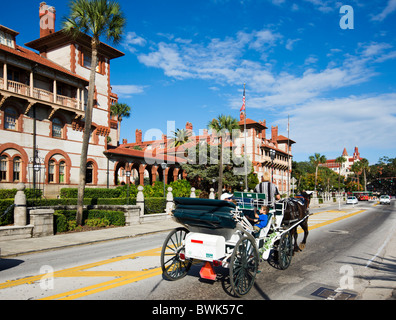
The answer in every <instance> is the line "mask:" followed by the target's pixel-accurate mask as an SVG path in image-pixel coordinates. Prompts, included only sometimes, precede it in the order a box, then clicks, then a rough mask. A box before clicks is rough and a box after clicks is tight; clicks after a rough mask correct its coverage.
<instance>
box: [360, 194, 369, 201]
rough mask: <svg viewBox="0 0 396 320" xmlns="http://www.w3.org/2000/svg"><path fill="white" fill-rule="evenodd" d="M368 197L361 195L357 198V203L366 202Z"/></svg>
mask: <svg viewBox="0 0 396 320" xmlns="http://www.w3.org/2000/svg"><path fill="white" fill-rule="evenodd" d="M368 199H369V196H368V195H362V196H360V197H359V201H368Z"/></svg>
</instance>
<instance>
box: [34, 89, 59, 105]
mask: <svg viewBox="0 0 396 320" xmlns="http://www.w3.org/2000/svg"><path fill="white" fill-rule="evenodd" d="M33 98H36V99H39V100H44V101H48V102H54V94H53V93H52V92H49V91H46V90H43V89H37V88H34V89H33Z"/></svg>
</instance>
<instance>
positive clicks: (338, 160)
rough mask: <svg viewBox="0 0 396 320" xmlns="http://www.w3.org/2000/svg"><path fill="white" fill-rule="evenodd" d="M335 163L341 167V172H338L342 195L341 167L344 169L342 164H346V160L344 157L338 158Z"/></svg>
mask: <svg viewBox="0 0 396 320" xmlns="http://www.w3.org/2000/svg"><path fill="white" fill-rule="evenodd" d="M335 162H336V163H338V164H339V165H340V170H339V172H338V193H340V184H341V181H340V180H341V167H342V164H343V163H344V162H346V159H345V158H344V157H342V156H341V157H338V158H336V159H335Z"/></svg>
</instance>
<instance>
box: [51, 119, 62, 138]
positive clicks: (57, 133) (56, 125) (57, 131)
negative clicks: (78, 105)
mask: <svg viewBox="0 0 396 320" xmlns="http://www.w3.org/2000/svg"><path fill="white" fill-rule="evenodd" d="M62 127H63V123H62V121H61V120H60V119H59V118H54V119H53V120H52V137H53V138H62Z"/></svg>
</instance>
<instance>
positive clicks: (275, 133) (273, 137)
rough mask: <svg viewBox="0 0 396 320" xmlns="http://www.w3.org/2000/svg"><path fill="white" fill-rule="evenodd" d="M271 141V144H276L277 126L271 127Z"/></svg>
mask: <svg viewBox="0 0 396 320" xmlns="http://www.w3.org/2000/svg"><path fill="white" fill-rule="evenodd" d="M271 140H272V142H273V143H276V141H277V140H278V126H276V127H271Z"/></svg>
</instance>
